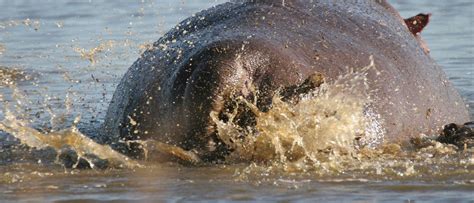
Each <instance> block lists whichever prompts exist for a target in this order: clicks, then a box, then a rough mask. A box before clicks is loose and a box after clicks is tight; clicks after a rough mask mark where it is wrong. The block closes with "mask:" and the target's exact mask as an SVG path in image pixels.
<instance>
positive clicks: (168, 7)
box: [0, 0, 474, 202]
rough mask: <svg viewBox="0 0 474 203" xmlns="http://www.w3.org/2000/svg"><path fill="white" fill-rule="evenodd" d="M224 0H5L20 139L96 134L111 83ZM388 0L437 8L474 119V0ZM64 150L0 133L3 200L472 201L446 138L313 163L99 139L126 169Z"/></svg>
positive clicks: (434, 34)
mask: <svg viewBox="0 0 474 203" xmlns="http://www.w3.org/2000/svg"><path fill="white" fill-rule="evenodd" d="M222 2H225V1H221V0H180V1H171V0H169V1H168V0H157V1H148V0H142V1H133V2H131V1H122V0H120V1H105V0H101V1H99V0H88V1H70V0H61V1H49V0H40V1H36V0H35V1H31V0H16V1H8V0H0V79H1V81H0V101H2V104H3V105H4V106H2V108H1V110H0V119H4V118H9V119H10V120H13V122H11V123H10V124H11V125H10V127H11V126H16V127H13V129H10V131H9V132H16V133H17V134H16V135H15V136H16V137H17V138H19V137H21V136H20V135H25V136H26V137H29V136H30V135H32V134H35V135H36V134H37V135H38V136H37V137H35V139H40V138H42V135H43V133H44V132H50V133H49V134H50V136H51V139H49V140H48V141H43V142H41V144H38V143H37V142H34V140H33V139H29V138H25V139H28V140H29V141H30V142H29V143H28V145H29V146H30V147H32V146H40V145H41V146H43V145H44V143H47V144H48V146H55V143H56V142H68V143H72V141H70V140H66V138H67V139H69V137H68V135H74V136H72V137H77V136H78V135H82V134H81V133H80V132H82V133H84V134H86V135H89V136H92V137H93V136H94V135H97V131H98V130H97V129H98V128H99V127H100V124H101V123H102V122H103V118H104V116H105V111H106V109H107V106H108V102H109V101H110V99H111V97H112V94H113V91H114V89H115V86H116V85H117V83H118V82H119V80H120V78H121V76H122V75H123V74H124V73H125V71H126V70H127V68H128V67H129V66H130V65H131V64H132V63H133V62H134V61H135V60H136V59H137V58H138V57H139V55H140V53H142V52H143V51H144V50H145V49H146V48H147V46H148V45H149V44H150V43H152V42H154V41H156V40H157V39H158V38H159V37H160V36H161V35H163V34H164V33H165V32H166V31H167V30H168V29H170V28H171V27H173V26H174V25H176V24H177V23H178V22H179V21H181V20H183V19H185V18H186V17H189V16H191V15H192V14H193V13H196V12H198V11H200V10H202V9H205V8H208V7H211V6H212V5H216V4H219V3H222ZM390 2H391V3H392V4H393V5H394V7H396V8H397V9H398V10H399V11H400V13H401V14H402V16H405V17H409V16H413V15H416V14H418V13H420V12H431V13H433V17H432V20H431V23H430V25H429V26H428V28H426V30H425V31H424V32H423V38H424V39H425V41H426V42H427V44H428V46H429V47H430V49H431V55H432V57H433V58H434V59H435V60H436V61H437V62H438V63H439V64H440V65H441V66H442V67H443V68H444V70H445V71H446V73H447V74H448V76H449V79H450V81H451V82H452V83H454V85H455V86H456V88H457V89H458V90H459V91H460V93H461V95H462V96H463V98H464V99H465V101H466V104H468V105H469V106H470V107H469V108H470V112H471V117H472V115H473V113H474V53H473V51H474V27H473V26H474V25H473V19H474V16H473V15H474V1H471V0H456V1H430V0H418V1H416V2H415V1H406V0H392V1H390ZM12 117H13V118H12ZM79 117H80V119H79ZM7 120H8V119H7ZM20 121H21V122H20ZM4 123H5V122H4ZM13 124H15V125H13ZM71 126H73V127H71ZM76 126H77V127H76ZM0 128H1V125H0ZM65 129H66V131H64V130H65ZM76 129H78V130H76ZM61 130H62V131H61ZM79 131H80V132H79ZM54 135H58V136H56V137H54ZM53 137H54V138H55V140H54V139H53ZM65 137H66V138H65ZM56 138H57V139H56ZM63 138H64V139H63ZM20 139H21V138H20ZM71 139H72V138H71ZM52 140H53V141H52ZM80 143H83V144H84V143H85V144H84V145H87V146H96V145H94V144H93V143H90V142H89V141H88V140H85V141H84V139H83V140H82V141H81V142H80ZM35 144H38V145H35ZM71 145H74V144H71ZM78 145H80V144H78ZM41 146H40V147H38V148H41ZM102 147H103V146H100V145H97V147H96V148H97V149H98V148H100V149H102ZM411 147H412V148H413V146H411ZM89 148H94V147H89ZM75 149H76V150H77V151H78V152H79V149H80V148H75ZM57 150H58V149H51V148H49V149H43V150H32V149H29V147H26V146H23V145H18V140H17V139H16V138H13V137H12V136H11V135H7V134H6V133H0V201H11V202H18V201H20V202H31V201H33V202H52V201H57V202H68V201H70V202H74V201H106V202H107V201H119V202H121V201H124V202H133V201H138V202H150V201H172V202H174V201H183V200H184V201H186V200H215V201H217V200H234V201H239V200H248V201H297V200H299V201H311V202H313V201H321V202H326V201H328V202H331V201H337V202H339V201H348V202H376V201H389V202H390V201H391V202H401V201H408V202H410V201H416V202H425V201H437V202H463V201H464V202H473V201H474V155H473V154H474V152H473V151H472V150H464V151H461V152H459V151H457V150H456V149H454V148H453V147H452V146H446V145H441V144H431V145H430V146H429V147H426V146H424V147H420V148H419V149H418V150H412V149H410V146H401V147H400V146H394V145H387V146H384V147H383V149H381V150H378V151H377V150H372V151H370V150H369V151H367V152H364V153H359V154H358V155H356V157H355V158H354V157H350V158H348V157H347V156H344V155H334V154H332V155H331V156H324V157H322V158H321V159H320V160H326V161H322V162H321V163H318V164H315V165H313V166H311V167H305V166H301V165H298V164H300V163H285V164H270V165H269V164H265V165H262V164H238V165H208V166H200V167H189V166H182V165H179V164H176V163H166V164H156V163H155V164H144V163H135V162H133V161H132V160H128V159H127V158H124V157H122V156H120V155H119V154H115V153H113V152H109V151H107V149H106V148H104V150H105V151H107V152H101V153H103V154H102V155H103V156H106V157H105V159H109V160H117V162H118V163H119V164H118V166H119V167H113V168H111V169H105V170H103V169H98V168H95V169H89V170H87V169H70V168H65V167H63V165H61V164H56V163H57V160H56V155H54V154H55V153H56V151H57ZM85 150H90V149H85ZM98 153H99V152H98ZM99 154H100V153H99ZM354 160H356V161H354ZM143 165H145V166H143ZM303 165H304V164H303Z"/></svg>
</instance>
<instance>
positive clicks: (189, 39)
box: [104, 0, 469, 161]
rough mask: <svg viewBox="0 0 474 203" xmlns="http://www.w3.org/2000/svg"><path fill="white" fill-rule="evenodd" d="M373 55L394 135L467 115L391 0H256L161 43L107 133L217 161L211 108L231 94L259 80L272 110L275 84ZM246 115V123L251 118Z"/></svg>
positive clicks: (373, 78) (128, 80)
mask: <svg viewBox="0 0 474 203" xmlns="http://www.w3.org/2000/svg"><path fill="white" fill-rule="evenodd" d="M370 56H373V58H374V61H375V65H376V67H377V69H378V71H380V73H381V74H376V72H377V71H375V70H371V71H370V72H369V73H368V79H369V87H370V89H371V90H376V91H375V93H374V94H375V95H374V101H373V104H372V106H373V110H374V111H375V112H376V113H378V114H380V116H381V121H380V122H382V127H383V128H384V129H385V134H386V135H385V141H386V142H395V141H400V140H407V138H409V137H410V136H414V135H418V134H420V133H433V132H435V131H437V130H439V129H440V128H441V127H442V126H443V125H445V124H448V123H463V122H466V121H468V120H469V115H468V111H467V108H466V106H465V105H464V103H463V100H462V99H461V97H460V96H459V94H458V93H457V92H456V90H455V89H454V88H453V86H452V85H451V83H450V82H449V81H448V79H447V77H446V75H445V74H444V73H443V71H442V70H441V68H440V67H439V66H438V65H437V64H436V63H435V62H434V61H433V59H432V58H431V57H430V56H429V55H428V54H427V53H426V52H425V51H424V50H423V48H422V47H421V46H420V42H419V41H418V40H417V38H416V37H415V36H414V35H413V34H412V33H410V31H409V30H408V28H407V26H406V25H405V24H404V21H403V19H402V18H401V17H400V15H399V14H398V12H397V11H396V10H395V9H393V8H392V7H391V6H390V5H389V4H388V3H387V2H386V1H384V0H344V1H333V0H314V1H310V0H285V1H277V0H271V1H270V0H253V1H239V2H229V3H224V4H222V5H219V6H216V7H213V8H210V9H208V10H205V11H202V12H200V13H198V14H196V15H195V16H193V17H191V18H188V19H186V20H184V21H183V22H181V23H180V24H178V25H177V26H176V27H174V28H173V29H172V30H171V31H169V32H168V33H167V34H166V35H165V36H163V37H162V38H161V39H160V40H158V41H157V42H155V43H154V44H153V48H152V49H149V50H147V51H146V52H145V53H144V54H143V55H142V56H141V57H140V58H139V59H138V60H137V61H136V62H135V63H134V64H133V65H132V66H131V67H130V69H129V70H128V72H127V73H126V74H125V76H124V77H123V79H122V81H121V82H120V84H119V85H118V87H117V90H116V92H115V94H114V96H113V99H112V102H111V104H110V107H109V110H108V112H107V115H106V121H105V127H104V129H105V131H106V134H107V135H104V136H105V137H106V138H107V141H108V142H110V144H113V146H116V147H117V148H120V147H119V146H120V144H118V143H119V142H118V140H122V141H123V140H135V139H155V140H157V141H160V142H164V143H167V144H171V145H176V146H179V147H182V148H184V149H186V150H193V151H195V152H197V154H198V155H199V156H200V157H201V158H202V159H203V160H206V161H213V160H216V159H219V157H222V155H224V154H225V153H227V150H228V149H227V148H226V146H224V144H222V143H221V142H220V141H219V139H218V136H216V133H217V132H216V130H215V129H214V123H213V122H212V120H211V118H210V112H211V111H216V112H221V111H223V110H224V109H225V108H226V107H225V106H226V105H225V104H226V102H227V100H229V98H230V97H231V96H239V95H240V96H244V97H250V96H251V95H252V94H253V93H252V92H253V91H252V88H251V87H254V88H255V89H257V90H258V91H259V95H258V101H257V106H258V108H259V109H260V110H261V111H268V109H269V108H271V97H272V95H274V94H275V93H276V92H277V89H279V88H282V87H291V86H297V85H300V84H302V83H303V82H304V81H305V80H306V79H307V78H308V77H310V76H311V75H313V74H315V73H320V74H322V75H323V76H324V77H325V80H326V81H331V80H334V79H335V78H337V77H338V76H340V75H342V74H346V73H347V72H348V68H347V67H351V68H355V69H356V70H357V68H359V69H360V68H362V67H366V66H367V65H368V64H369V63H370V60H369V58H370ZM290 89H291V88H290ZM247 114H248V115H247V118H245V116H244V117H242V120H244V121H242V124H250V125H252V122H255V119H252V118H251V117H252V115H251V113H250V112H247ZM210 145H212V146H210ZM121 149H122V151H123V152H124V153H128V154H131V155H134V154H135V155H136V154H139V151H140V149H139V148H136V147H133V146H131V147H128V148H125V147H123V148H121Z"/></svg>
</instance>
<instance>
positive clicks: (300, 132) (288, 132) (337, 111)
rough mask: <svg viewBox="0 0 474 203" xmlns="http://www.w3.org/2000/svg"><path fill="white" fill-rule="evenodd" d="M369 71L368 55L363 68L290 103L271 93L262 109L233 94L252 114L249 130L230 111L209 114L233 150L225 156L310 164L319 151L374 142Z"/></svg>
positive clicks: (379, 135) (377, 138) (376, 131)
mask: <svg viewBox="0 0 474 203" xmlns="http://www.w3.org/2000/svg"><path fill="white" fill-rule="evenodd" d="M371 70H375V65H374V63H373V59H372V58H371V63H370V64H369V65H368V66H367V67H364V68H361V69H359V70H358V71H354V70H352V69H351V70H349V71H348V73H347V74H345V75H341V76H340V77H339V78H337V79H336V80H334V81H332V82H330V83H325V84H323V85H321V87H319V88H318V89H316V90H314V91H313V92H311V93H309V94H306V95H301V96H300V97H301V98H300V99H299V102H298V103H296V104H293V103H289V102H284V101H283V100H282V98H280V97H279V96H275V97H273V103H272V109H270V110H269V111H268V112H261V111H259V110H258V108H257V107H256V104H255V102H254V101H247V100H245V99H243V98H242V97H240V98H238V99H237V100H238V101H237V105H244V106H246V107H248V108H250V109H252V111H253V112H254V113H255V115H256V120H257V122H256V123H257V124H256V127H255V129H250V130H247V129H243V128H242V127H241V126H239V125H238V124H237V123H235V122H234V118H235V116H236V115H235V114H234V115H229V121H227V122H225V121H222V120H219V118H218V113H217V112H212V113H211V118H212V119H213V121H214V122H215V123H216V126H217V130H218V134H219V137H220V138H221V140H223V142H224V143H225V144H226V145H228V146H230V148H231V149H232V150H233V152H232V153H231V155H230V156H229V157H228V158H227V160H231V161H263V162H265V161H269V160H278V161H279V162H281V163H286V162H289V161H291V162H293V161H310V162H312V163H316V162H319V161H320V158H319V154H321V152H322V151H326V150H330V151H337V153H343V154H347V153H351V152H353V151H354V150H356V149H357V148H358V147H362V146H370V147H374V146H376V145H378V144H380V143H381V142H382V140H383V137H384V130H383V128H382V127H381V123H380V117H379V116H378V115H377V114H375V113H374V112H373V110H372V109H371V107H370V106H371V102H372V100H371V92H370V91H369V87H368V84H367V81H368V80H367V73H368V72H369V71H371ZM255 101H256V100H255ZM236 109H237V108H236ZM243 133H244V134H243ZM245 133H247V134H245Z"/></svg>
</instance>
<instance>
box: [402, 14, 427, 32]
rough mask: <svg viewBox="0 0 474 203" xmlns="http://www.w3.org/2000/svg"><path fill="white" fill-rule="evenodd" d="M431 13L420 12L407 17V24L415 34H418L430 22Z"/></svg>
mask: <svg viewBox="0 0 474 203" xmlns="http://www.w3.org/2000/svg"><path fill="white" fill-rule="evenodd" d="M430 17H431V13H428V14H424V13H420V14H418V15H416V16H413V17H411V18H407V19H405V24H406V25H407V27H408V29H409V30H410V32H411V33H413V35H418V33H420V32H421V31H422V30H423V28H425V27H426V26H427V25H428V23H429V22H430Z"/></svg>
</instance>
